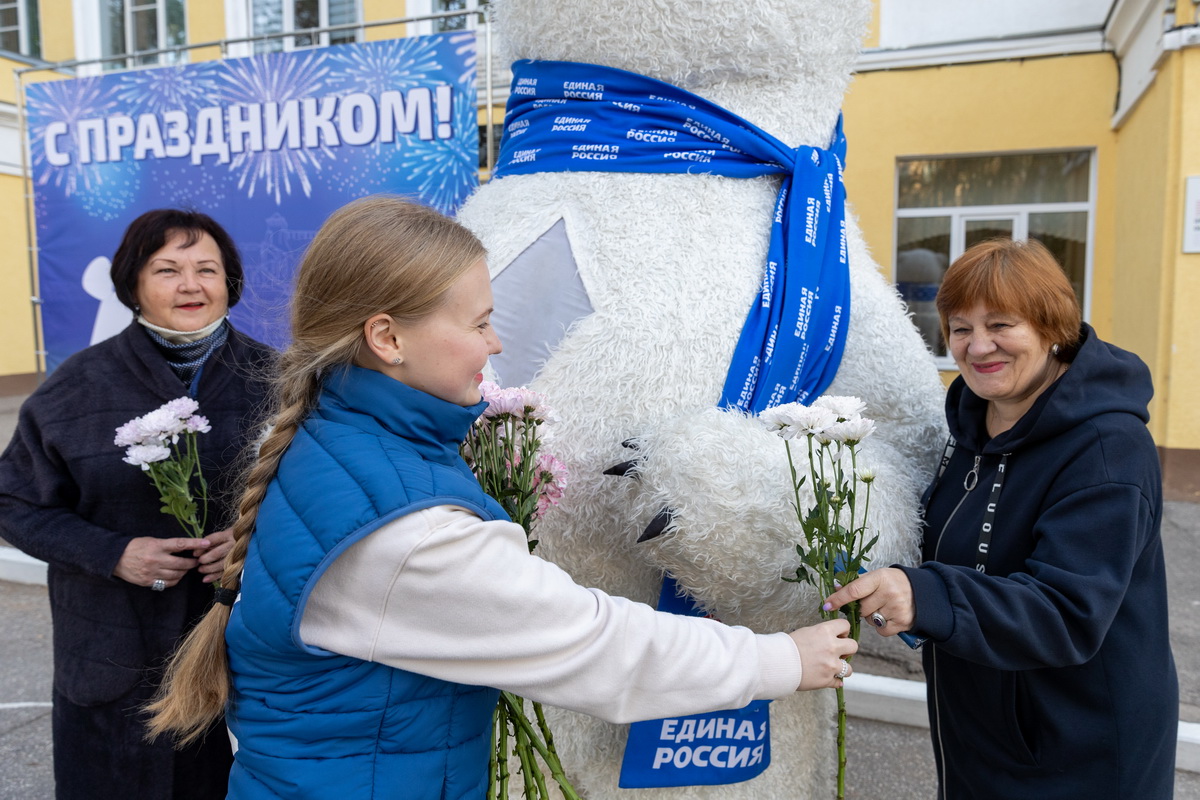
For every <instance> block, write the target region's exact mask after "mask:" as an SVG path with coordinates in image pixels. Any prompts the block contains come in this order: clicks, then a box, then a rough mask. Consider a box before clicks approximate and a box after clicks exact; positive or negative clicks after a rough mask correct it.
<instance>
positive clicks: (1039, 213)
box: [895, 150, 1093, 366]
mask: <svg viewBox="0 0 1200 800" xmlns="http://www.w3.org/2000/svg"><path fill="white" fill-rule="evenodd" d="M896 172H897V190H898V191H897V203H896V209H897V210H896V262H895V263H896V287H897V289H899V291H900V294H901V296H903V298H904V301H905V302H906V303H907V304H908V308H909V311H911V312H912V315H913V322H914V323H915V324H916V326H917V329H918V330H919V331H920V332H921V336H922V337H924V339H925V343H926V345H928V347H929V349H930V351H932V352H933V354H934V355H935V356H939V357H945V356H946V355H947V354H946V344H945V342H943V341H942V334H941V326H940V324H939V322H938V315H937V309H936V307H935V306H934V300H935V298H936V297H937V290H938V287H939V286H940V285H941V283H942V276H943V275H944V274H945V273H946V268H947V267H948V266H949V265H950V263H951V262H953V261H954V259H956V258H958V257H959V256H960V255H962V253H963V251H964V250H966V249H967V248H968V247H970V246H971V245H973V244H975V243H976V242H980V241H983V240H984V239H990V238H994V237H997V236H1003V237H1011V238H1014V239H1019V240H1020V239H1029V238H1033V239H1037V240H1039V241H1040V242H1041V243H1042V244H1044V245H1046V247H1047V248H1048V249H1049V250H1050V252H1051V253H1053V254H1054V257H1055V258H1057V259H1058V263H1059V264H1061V265H1062V268H1063V271H1064V272H1065V273H1066V275H1067V279H1068V280H1069V281H1070V282H1071V285H1072V286H1073V287H1074V288H1075V296H1076V297H1077V298H1078V299H1079V303H1080V306H1081V307H1082V308H1083V309H1084V315H1085V316H1086V315H1087V311H1088V305H1087V304H1088V284H1087V277H1088V266H1089V261H1090V252H1091V248H1090V244H1091V236H1090V230H1091V220H1092V218H1093V210H1092V195H1091V186H1092V157H1091V152H1090V151H1085V150H1072V151H1064V152H1055V153H1025V154H1013V155H984V156H965V157H957V158H922V159H903V160H901V161H899V163H898V164H897V170H896ZM945 366H949V365H948V364H946V365H945Z"/></svg>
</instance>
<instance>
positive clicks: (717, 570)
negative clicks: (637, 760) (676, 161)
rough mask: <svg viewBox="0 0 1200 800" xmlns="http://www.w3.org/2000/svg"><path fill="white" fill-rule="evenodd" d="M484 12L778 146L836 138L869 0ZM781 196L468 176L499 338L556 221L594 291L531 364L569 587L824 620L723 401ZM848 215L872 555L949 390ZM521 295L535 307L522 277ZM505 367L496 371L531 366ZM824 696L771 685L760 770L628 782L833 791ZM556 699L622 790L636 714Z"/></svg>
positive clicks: (764, 471)
mask: <svg viewBox="0 0 1200 800" xmlns="http://www.w3.org/2000/svg"><path fill="white" fill-rule="evenodd" d="M493 7H494V13H495V17H494V24H495V26H496V32H497V34H498V38H499V39H500V40H501V41H503V42H504V43H505V44H506V45H507V47H508V49H509V55H510V56H511V57H512V58H513V59H521V58H529V59H545V60H563V61H578V62H586V63H595V64H603V65H606V66H611V67H617V68H621V69H626V70H630V71H633V72H639V73H642V74H644V75H649V76H651V77H654V78H658V79H659V80H663V81H666V82H668V83H673V84H675V85H677V86H680V87H682V88H684V89H687V90H688V91H691V92H694V93H696V94H699V95H701V96H703V97H705V98H707V99H709V100H711V101H713V102H715V103H718V104H720V105H722V106H724V107H725V108H727V109H729V110H730V111H732V112H734V113H736V114H739V115H740V116H742V117H744V118H746V119H748V120H750V121H751V122H753V123H755V124H757V125H759V126H760V127H762V128H763V129H765V130H766V131H767V132H769V133H771V134H772V135H774V136H776V137H777V138H779V139H781V140H782V141H784V142H785V143H787V144H788V145H790V146H798V145H801V144H805V145H812V146H817V147H824V146H826V144H827V143H828V141H829V137H830V132H831V131H832V129H833V126H834V124H835V122H836V120H837V117H838V113H839V110H840V108H841V102H842V97H843V95H844V93H845V92H846V89H847V87H848V85H849V82H850V77H851V73H852V71H853V67H854V63H855V59H856V57H857V54H858V52H859V47H860V42H861V40H862V37H863V35H864V33H865V29H866V25H867V23H868V21H869V18H870V10H871V5H870V2H869V0H841V1H840V2H836V3H832V2H829V1H828V0H755V2H752V3H730V2H728V0H655V2H652V3H647V2H645V0H606V2H603V3H593V2H588V1H587V0H495V2H494V3H493ZM848 135H849V136H850V142H849V144H850V147H849V155H848V160H849V163H850V164H851V165H852V164H853V160H854V139H853V131H848ZM778 191H779V178H778V177H776V176H769V177H762V178H752V179H736V178H726V177H720V176H713V175H703V174H692V175H643V174H616V173H596V172H573V173H545V174H535V175H514V176H510V177H505V178H502V179H499V180H494V181H492V182H490V183H488V184H486V185H485V186H483V187H482V188H480V190H479V191H478V192H477V193H476V194H475V195H474V196H473V197H472V198H471V199H470V200H469V201H468V202H467V203H466V204H465V205H464V207H463V208H462V209H461V211H460V212H459V219H460V220H461V221H462V222H463V223H464V224H465V225H467V227H469V228H470V229H471V230H473V231H474V232H475V233H476V234H477V235H478V236H479V238H480V239H481V240H482V241H483V243H484V245H485V246H486V247H487V248H488V251H489V264H490V267H491V271H492V276H493V279H494V280H495V281H496V283H495V286H496V308H497V316H496V318H495V322H496V325H497V332H498V334H499V335H500V338H501V341H502V342H503V343H504V344H505V346H506V347H513V348H515V349H520V348H519V347H518V345H519V340H520V339H521V337H522V336H523V335H524V332H523V330H522V325H520V324H519V320H517V319H511V320H510V321H509V322H507V324H505V323H504V322H503V321H502V318H501V316H502V315H501V311H502V310H503V309H504V307H505V306H506V304H507V303H509V298H508V297H507V296H506V292H505V289H504V285H503V283H502V281H501V278H502V276H504V273H505V272H506V271H507V270H513V272H512V273H510V275H515V274H517V273H518V272H519V271H521V270H533V269H535V268H534V267H533V266H532V265H531V264H530V263H527V260H526V259H525V258H523V256H524V255H525V254H526V253H527V251H529V250H530V249H531V245H533V244H534V243H535V242H538V241H539V240H540V239H542V238H543V237H544V235H549V234H548V232H551V230H552V229H554V228H557V230H558V231H559V232H560V233H565V241H566V243H567V244H568V245H569V253H568V256H569V258H572V259H573V261H574V268H575V271H577V277H574V273H572V280H574V281H576V282H577V283H578V287H577V290H576V294H577V295H578V294H579V293H585V294H586V298H585V301H584V302H585V305H586V306H587V307H590V308H585V309H584V310H583V311H582V312H577V313H575V312H572V313H568V314H567V315H566V317H565V318H564V319H563V322H562V325H561V327H562V329H563V330H562V332H561V334H560V336H561V338H559V339H558V340H557V341H551V342H548V343H547V344H548V345H549V354H548V357H547V358H546V359H545V361H544V363H540V364H533V365H531V366H530V367H529V369H528V373H527V374H528V375H529V376H532V377H533V379H532V380H531V381H530V382H529V386H530V388H533V389H535V390H537V391H540V392H544V393H545V394H546V395H547V396H548V398H549V402H550V404H551V405H552V406H553V407H554V408H555V410H556V412H557V414H558V417H559V421H558V422H557V423H556V424H555V425H554V426H553V427H552V432H551V435H552V437H553V438H552V441H551V442H550V445H549V447H550V449H551V451H552V452H553V453H554V454H555V455H557V456H558V457H559V458H560V459H562V460H563V461H564V462H565V463H566V464H567V466H568V468H569V469H570V473H571V482H570V486H569V487H568V492H567V496H566V497H565V498H564V499H563V501H562V504H561V505H560V506H558V507H557V508H554V509H552V510H551V511H550V512H549V513H548V514H547V515H546V517H544V518H543V519H542V520H541V522H540V523H539V526H538V528H537V531H536V538H538V539H539V541H540V545H539V548H538V554H539V555H541V556H542V557H544V558H547V559H549V560H551V561H554V562H555V563H557V564H559V565H560V566H562V567H563V568H564V569H566V570H567V571H568V572H569V573H570V574H571V575H572V576H573V577H574V578H575V579H576V580H577V581H579V582H580V583H582V584H584V585H587V586H595V587H598V588H600V589H603V590H604V591H607V592H609V593H611V594H617V595H623V596H625V597H629V598H632V599H635V600H639V601H642V602H645V603H649V604H651V605H654V604H655V603H656V601H657V597H658V592H659V587H660V581H661V575H662V573H663V572H664V571H667V572H669V573H671V574H672V575H673V576H674V577H675V578H676V580H677V581H678V583H679V584H680V586H682V587H683V588H684V589H686V590H687V591H688V592H689V593H690V594H691V595H692V596H693V597H694V598H696V600H697V601H698V602H699V603H700V604H701V606H702V607H703V608H704V609H705V610H706V611H708V612H710V613H711V614H712V615H713V616H715V617H717V618H719V619H721V620H723V621H725V622H727V623H730V624H735V625H745V626H747V627H750V628H752V629H754V630H756V631H760V632H771V631H778V630H791V629H793V628H796V627H799V626H801V625H808V624H812V623H814V622H816V621H818V615H817V613H816V611H817V606H818V600H819V598H818V597H817V596H816V594H815V593H814V591H813V590H812V589H811V588H810V587H808V586H807V585H800V584H795V583H786V582H784V581H782V580H781V579H780V577H781V576H782V575H792V574H794V569H795V566H796V564H797V563H798V559H797V556H796V552H795V543H796V541H797V539H798V538H799V537H800V536H801V533H800V530H799V526H798V524H797V522H796V518H795V511H794V509H793V508H792V505H791V493H790V487H789V482H788V467H787V459H786V453H785V450H784V445H783V442H782V441H781V440H780V439H779V438H778V437H777V436H775V435H774V434H773V433H770V432H768V431H767V430H766V429H765V428H764V427H763V425H762V424H761V423H760V422H759V421H758V420H756V419H754V418H749V417H746V416H743V415H740V414H736V413H730V412H727V411H719V410H717V409H716V408H715V404H716V402H717V399H718V397H719V396H720V393H721V388H722V386H723V383H724V379H725V373H726V369H727V367H728V364H729V360H730V356H731V354H732V353H733V349H734V346H735V344H736V342H737V340H738V336H739V333H740V331H741V328H742V323H743V321H744V320H745V316H746V312H747V310H748V309H749V307H750V304H751V302H752V299H753V298H754V297H755V296H756V294H757V292H758V289H759V284H760V281H761V279H762V273H763V266H764V263H765V259H766V248H767V241H768V235H769V230H770V224H771V216H772V213H773V209H774V204H775V202H776V197H777V194H778ZM851 199H853V198H851ZM846 221H847V228H848V237H849V259H850V273H851V297H852V300H851V316H850V324H849V330H848V338H847V342H846V347H845V352H844V354H843V357H842V362H841V366H840V369H839V371H838V373H837V377H836V379H835V380H834V382H833V384H832V386H830V387H829V389H828V390H826V393H827V394H836V395H856V396H858V397H860V398H862V399H863V400H864V401H865V403H866V405H867V410H866V412H865V416H868V417H870V418H872V419H874V420H875V421H876V425H877V432H876V434H875V435H874V437H872V438H870V439H868V440H867V441H866V442H865V443H864V445H863V446H862V451H861V453H862V455H861V457H860V465H861V464H868V465H870V466H872V467H874V468H875V469H876V470H877V472H878V478H877V480H876V482H875V484H874V488H873V491H872V502H871V523H872V527H873V528H874V529H875V531H877V532H878V533H880V539H879V542H878V544H877V545H876V547H875V550H874V552H873V563H874V564H877V565H887V564H890V563H894V562H905V563H912V562H913V561H914V559H915V558H916V555H917V544H918V542H917V504H918V500H919V495H920V492H921V491H922V490H923V489H924V487H925V485H926V484H927V483H928V480H929V479H930V477H931V475H932V471H933V467H934V464H935V462H936V460H937V453H936V452H935V451H936V450H937V448H938V447H939V446H940V445H941V443H942V441H944V439H943V437H944V422H943V414H942V397H943V394H942V386H941V382H940V381H939V379H938V376H937V371H936V369H935V367H934V365H933V362H932V359H931V358H930V356H929V354H928V351H927V350H926V348H925V346H924V344H923V342H922V340H921V338H920V336H919V334H918V333H917V331H916V329H915V328H914V327H913V324H912V322H911V320H910V319H909V317H908V316H907V314H906V311H905V308H904V306H903V303H902V301H901V300H900V298H899V296H898V295H897V293H896V291H895V288H894V287H893V286H892V285H891V284H890V283H888V282H887V280H886V279H885V278H884V277H883V276H881V275H880V273H879V271H878V267H877V266H876V264H875V262H874V261H873V260H872V258H871V255H870V253H869V252H868V249H867V246H866V243H865V242H864V241H863V238H862V233H861V231H860V230H859V228H858V225H857V222H856V220H855V218H854V216H853V214H852V213H851V211H850V210H849V209H847V214H846ZM568 272H571V270H570V269H569V265H568ZM526 278H527V280H529V279H530V278H532V282H533V283H538V282H539V279H540V280H542V281H543V282H545V283H549V282H553V281H556V280H558V279H557V278H548V277H542V276H540V275H537V274H534V275H531V276H526ZM524 285H525V286H526V287H528V285H529V283H528V282H527V283H525V284H524ZM521 293H522V294H523V295H525V297H524V298H523V299H524V302H525V303H526V304H528V303H529V297H528V289H527V288H526V289H523V290H521ZM576 299H578V297H577V298H576ZM513 300H514V301H515V300H516V298H513ZM538 302H540V303H543V305H542V306H538V305H537V303H538ZM556 303H557V304H560V305H561V303H562V301H561V299H557V295H556V294H555V292H554V291H553V290H548V291H547V294H546V297H545V299H539V300H537V301H536V302H535V303H534V304H533V305H532V306H528V305H527V306H526V307H527V308H531V309H534V313H537V311H536V310H537V309H539V308H541V309H542V310H543V311H545V312H546V313H555V312H556V311H559V312H561V310H562V309H561V308H559V309H555V308H554V307H553V306H554V305H555V304H556ZM560 316H561V314H560ZM539 367H540V368H539ZM498 372H499V374H498V376H497V377H498V380H499V382H500V383H502V384H504V385H510V384H514V383H520V382H523V381H522V380H518V381H514V380H512V379H511V377H510V378H508V379H506V376H505V374H504V371H503V370H499V371H498ZM630 439H635V440H636V441H637V443H638V445H639V447H640V450H639V451H638V452H637V455H638V456H640V457H642V458H643V461H642V462H641V464H640V468H639V479H638V480H631V479H629V478H622V477H613V476H609V475H605V474H603V471H604V470H605V469H606V468H608V467H610V466H612V465H614V464H616V463H618V462H622V461H626V460H628V459H629V458H631V457H632V456H633V455H634V454H633V453H631V451H630V450H629V449H628V448H626V447H623V446H622V442H624V441H626V440H630ZM806 488H807V487H806ZM810 498H811V495H810ZM806 502H809V501H807V500H806ZM664 507H670V508H672V509H674V510H675V522H674V525H673V526H672V528H670V529H669V530H668V531H667V532H666V533H665V534H663V535H661V536H659V537H658V538H656V539H653V540H651V541H648V542H644V543H641V544H638V543H637V539H638V537H639V535H640V534H641V533H642V531H643V529H644V528H645V527H646V525H647V524H648V523H649V522H650V520H651V519H653V518H654V516H655V515H656V514H657V513H658V512H659V511H660V510H661V509H663V508H664ZM891 641H892V642H893V643H894V644H895V646H896V647H901V646H902V645H900V644H899V643H898V642H897V641H896V640H891ZM851 680H853V678H851ZM833 712H834V694H833V692H828V691H822V692H804V693H798V694H796V695H794V696H792V697H790V698H788V699H786V700H783V701H778V702H775V703H773V704H772V705H771V717H772V721H771V730H772V741H771V751H772V764H771V766H770V768H768V769H767V770H766V771H765V772H764V773H763V774H762V775H761V776H759V777H758V778H755V779H754V780H751V781H748V782H745V783H740V784H730V785H725V786H711V787H684V788H676V789H654V790H640V793H639V794H638V797H644V798H651V799H653V800H658V799H659V798H663V799H664V800H693V799H695V800H700V799H701V798H703V799H704V800H733V799H734V798H739V799H741V798H745V799H746V800H749V798H764V797H792V798H798V799H800V800H805V799H807V798H826V797H830V796H832V793H833V792H832V787H833V779H834V776H835V774H836V765H835V760H834V756H835V747H834V741H833V737H834V732H835V725H834V723H833V721H832V719H833V716H834V713H833ZM547 713H548V715H549V717H550V723H551V725H552V729H553V730H554V733H555V738H556V741H557V743H558V746H559V749H560V753H561V755H562V760H563V764H564V766H565V767H566V769H567V771H568V774H569V776H570V778H571V779H572V781H573V782H574V784H575V786H576V788H577V789H579V790H580V791H581V794H582V795H583V796H584V797H587V798H589V800H607V799H608V798H616V797H624V796H628V795H629V793H628V792H621V791H620V790H619V789H618V788H617V779H618V774H619V771H620V765H621V758H622V753H623V749H624V744H625V737H626V732H627V726H624V725H610V724H608V723H604V722H601V721H600V720H597V719H594V718H591V717H588V716H585V715H580V714H575V713H571V712H566V711H562V710H559V709H547ZM851 759H853V740H852V741H851ZM851 770H853V766H851Z"/></svg>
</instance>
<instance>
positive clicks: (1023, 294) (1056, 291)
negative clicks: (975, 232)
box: [936, 239, 1083, 360]
mask: <svg viewBox="0 0 1200 800" xmlns="http://www.w3.org/2000/svg"><path fill="white" fill-rule="evenodd" d="M936 302H937V310H938V315H939V316H940V317H941V322H942V336H943V337H944V339H945V341H947V342H948V341H950V326H949V323H948V322H947V320H948V319H949V318H950V316H951V315H953V314H956V313H960V312H963V311H968V310H970V309H972V308H974V307H975V306H976V305H978V304H980V303H982V304H983V305H984V306H986V307H987V308H988V310H989V311H993V312H996V313H1000V314H1014V315H1016V316H1019V317H1021V318H1023V319H1025V320H1027V321H1028V322H1029V324H1030V325H1031V326H1033V329H1034V330H1035V331H1037V333H1038V335H1039V336H1041V337H1042V338H1043V339H1045V340H1046V341H1048V342H1050V343H1051V344H1056V345H1058V346H1059V353H1058V357H1059V358H1060V359H1063V360H1070V358H1071V357H1072V356H1073V355H1074V352H1075V348H1076V347H1077V346H1078V344H1079V333H1080V331H1079V326H1080V324H1081V323H1082V321H1083V313H1082V312H1081V311H1080V309H1079V301H1078V300H1077V299H1076V297H1075V290H1074V289H1072V288H1071V284H1070V282H1069V281H1068V280H1067V276H1066V275H1065V274H1064V273H1063V271H1062V267H1060V266H1059V265H1058V262H1057V261H1056V260H1055V259H1054V256H1053V255H1051V253H1050V251H1049V250H1047V249H1046V246H1045V245H1043V244H1042V243H1041V242H1039V241H1038V240H1037V239H1026V240H1025V241H1021V242H1018V241H1014V240H1012V239H989V240H987V241H984V242H980V243H978V244H976V245H973V246H971V247H970V248H968V249H967V251H966V252H965V253H963V254H962V255H961V256H959V257H958V258H957V259H955V261H954V263H953V264H951V265H950V269H948V270H946V277H945V278H944V279H943V280H942V285H941V288H940V289H938V293H937V301H936Z"/></svg>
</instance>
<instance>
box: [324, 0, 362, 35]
mask: <svg viewBox="0 0 1200 800" xmlns="http://www.w3.org/2000/svg"><path fill="white" fill-rule="evenodd" d="M357 21H358V8H357V7H356V4H355V0H329V24H330V25H349V24H351V23H354V22H357ZM357 39H358V36H357V32H356V31H355V30H353V29H348V30H344V31H330V32H329V43H330V44H345V43H347V42H353V41H356V40H357Z"/></svg>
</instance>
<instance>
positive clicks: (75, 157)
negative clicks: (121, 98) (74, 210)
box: [25, 78, 136, 219]
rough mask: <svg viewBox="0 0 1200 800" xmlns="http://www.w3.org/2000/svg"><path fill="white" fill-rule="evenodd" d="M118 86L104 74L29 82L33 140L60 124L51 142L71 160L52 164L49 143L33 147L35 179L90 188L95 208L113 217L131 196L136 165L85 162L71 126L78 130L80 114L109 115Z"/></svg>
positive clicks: (67, 190)
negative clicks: (96, 76)
mask: <svg viewBox="0 0 1200 800" xmlns="http://www.w3.org/2000/svg"><path fill="white" fill-rule="evenodd" d="M116 91H117V87H116V86H114V85H113V84H112V83H111V82H105V81H104V80H102V79H101V78H79V79H76V80H73V81H51V82H48V83H42V84H38V85H36V86H32V87H30V89H29V93H28V96H27V100H26V107H25V113H26V114H27V116H28V119H29V138H30V140H31V141H38V142H45V141H46V139H47V134H48V129H49V128H50V126H52V125H56V124H57V125H58V126H59V127H58V128H57V129H56V134H57V135H55V136H53V137H52V138H53V140H54V143H53V145H52V148H53V149H54V151H55V152H56V153H57V156H55V158H56V160H57V159H58V158H62V159H65V160H66V163H65V164H52V163H51V162H50V157H51V156H49V155H48V153H47V148H46V147H33V148H30V153H31V155H32V161H33V164H32V167H33V169H32V174H33V177H34V183H35V184H36V185H39V186H53V187H55V188H56V189H58V190H59V191H61V192H62V193H63V194H64V195H66V196H68V197H69V196H71V195H74V194H85V195H87V197H88V201H89V204H90V207H91V210H92V211H93V212H94V213H96V214H98V215H101V216H104V217H105V218H110V219H111V214H113V213H115V212H116V211H119V210H120V209H121V208H123V207H124V204H125V203H126V202H128V199H129V197H130V196H131V192H130V186H131V185H132V184H133V183H134V181H135V178H136V168H132V167H128V166H126V165H125V164H124V162H119V161H118V162H113V163H104V162H99V161H96V160H92V159H89V160H88V163H83V159H81V158H80V153H79V143H78V141H77V140H76V138H75V137H74V136H70V135H66V131H70V130H75V127H76V125H77V124H78V123H79V121H80V120H86V119H95V118H98V117H102V116H104V113H105V110H106V109H108V108H109V107H111V105H112V104H113V103H114V102H115V96H116Z"/></svg>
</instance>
